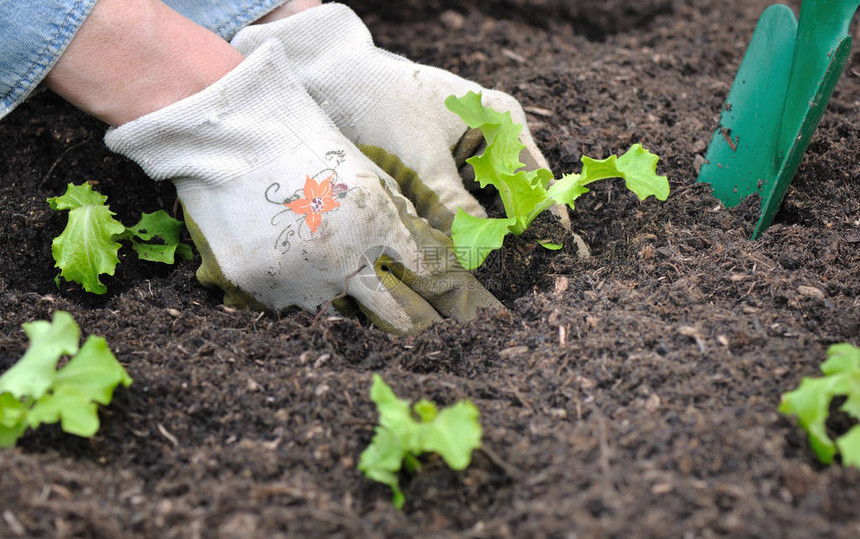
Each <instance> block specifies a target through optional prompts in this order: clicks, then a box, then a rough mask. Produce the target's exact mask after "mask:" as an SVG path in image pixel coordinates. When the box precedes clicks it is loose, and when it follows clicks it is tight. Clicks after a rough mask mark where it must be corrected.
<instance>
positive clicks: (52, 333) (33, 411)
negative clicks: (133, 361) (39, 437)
mask: <svg viewBox="0 0 860 539" xmlns="http://www.w3.org/2000/svg"><path fill="white" fill-rule="evenodd" d="M23 328H24V332H25V333H26V334H27V337H28V338H29V339H30V347H29V348H28V349H27V351H26V352H25V353H24V356H23V357H22V358H21V359H20V360H18V362H17V363H15V364H14V365H12V367H10V368H9V370H7V371H6V372H4V373H3V375H2V376H0V447H13V446H14V445H15V443H16V442H17V440H18V438H19V437H20V436H21V435H22V434H23V433H24V431H26V430H27V428H28V427H29V428H32V429H35V428H36V427H38V426H39V425H41V424H42V423H56V422H57V421H59V422H60V424H61V427H62V429H63V430H64V431H66V432H68V433H70V434H76V435H78V436H84V437H89V436H92V435H94V434H95V433H96V432H97V431H98V429H99V418H98V404H103V405H108V404H110V402H111V399H112V397H113V391H114V389H115V388H116V386H117V385H119V384H122V385H124V386H126V387H128V386H129V385H130V384H131V382H132V379H131V377H130V376H129V375H128V373H127V372H126V371H125V369H124V368H123V367H122V365H120V363H119V362H118V361H117V359H116V357H115V356H114V355H113V353H112V352H111V351H110V348H108V345H107V343H106V342H105V340H104V339H103V338H102V337H96V336H92V335H91V336H89V337H88V338H87V340H86V341H85V342H84V344H83V346H80V347H79V346H78V343H79V341H80V329H79V328H78V325H77V323H75V321H74V319H73V318H72V316H71V315H70V314H69V313H67V312H64V311H57V312H56V313H54V317H53V319H52V321H51V322H48V321H47V320H38V321H35V322H28V323H26V324H24V325H23ZM63 356H71V359H69V361H68V363H66V364H65V365H64V366H63V367H62V368H60V369H57V363H58V362H59V361H60V358H61V357H63Z"/></svg>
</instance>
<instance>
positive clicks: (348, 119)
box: [231, 4, 569, 232]
mask: <svg viewBox="0 0 860 539" xmlns="http://www.w3.org/2000/svg"><path fill="white" fill-rule="evenodd" d="M321 36H325V39H320V37H321ZM272 37H275V38H277V39H278V40H280V41H281V42H282V43H283V44H284V48H285V50H286V52H287V59H288V61H289V69H290V72H291V73H294V74H295V75H296V76H297V77H298V79H299V81H300V82H301V83H302V84H303V85H304V86H305V88H307V90H308V93H310V94H311V96H312V97H313V98H314V99H315V100H316V102H317V103H319V105H320V107H321V108H322V109H323V110H324V111H325V112H326V114H328V115H329V117H330V118H332V120H333V121H334V122H335V124H336V125H337V126H338V128H339V129H340V130H341V132H342V133H343V134H344V135H345V136H346V137H347V138H348V139H350V140H351V141H352V142H353V143H355V145H356V146H358V148H360V149H361V150H362V151H363V152H364V153H365V154H366V155H367V156H369V157H370V158H371V159H373V161H374V162H376V163H377V164H378V165H379V166H380V167H382V168H383V169H384V170H385V171H386V172H388V173H389V174H390V175H391V176H392V177H393V178H394V179H395V180H397V182H398V184H399V185H400V187H401V190H402V192H403V193H404V194H405V195H406V196H408V197H409V198H410V199H411V200H412V201H413V202H414V203H415V206H416V208H417V209H418V213H419V214H420V215H421V216H423V217H426V218H427V219H428V220H429V222H430V224H431V225H432V226H433V227H435V228H437V229H439V230H443V231H445V232H450V227H451V221H452V220H453V218H454V215H455V214H456V212H457V209H458V208H463V210H465V211H467V212H468V213H470V214H472V215H475V216H481V217H485V216H486V212H485V211H484V209H483V207H482V206H481V205H480V204H479V203H478V201H477V200H476V199H475V198H474V197H473V196H472V195H471V194H470V193H469V189H467V186H468V187H469V188H473V186H476V185H477V184H474V182H471V177H470V173H471V167H468V166H465V160H466V159H467V158H468V157H471V156H472V155H474V154H475V153H477V152H479V151H480V149H481V147H482V143H483V138H482V137H481V135H480V133H479V132H478V131H477V130H469V129H468V127H467V126H466V125H465V124H464V123H463V121H462V120H460V118H458V117H457V116H456V115H455V114H453V113H452V112H450V111H448V110H447V109H446V107H445V104H444V103H445V99H446V98H447V97H448V96H449V95H452V94H453V95H457V96H462V95H464V94H465V93H466V92H468V91H474V92H482V96H483V103H484V105H485V106H489V107H492V108H494V109H496V110H501V111H510V113H511V117H512V119H513V120H514V122H516V123H518V124H520V125H523V126H525V127H524V129H523V131H522V132H521V135H520V139H521V142H522V143H523V144H524V145H525V149H524V150H523V151H522V154H521V156H520V160H521V161H522V162H523V163H524V164H525V165H526V168H527V169H528V170H533V169H535V168H539V167H542V168H549V166H548V164H547V162H546V159H545V158H544V156H543V155H542V154H541V152H540V150H539V149H538V148H537V145H536V144H535V142H534V140H533V138H532V136H531V133H530V132H529V130H528V127H527V121H526V116H525V113H524V112H523V109H522V106H521V105H520V104H519V102H518V101H517V100H516V99H514V98H513V97H511V96H510V95H508V94H505V93H503V92H498V91H494V90H487V89H484V88H481V86H480V85H478V84H476V83H474V82H470V81H467V80H465V79H463V78H461V77H459V76H457V75H454V74H453V73H450V72H448V71H444V70H442V69H438V68H434V67H430V66H425V65H420V64H416V63H414V62H411V61H409V60H407V59H405V58H403V57H400V56H397V55H394V54H392V53H390V52H387V51H385V50H382V49H379V48H377V47H376V46H375V45H374V44H373V40H372V38H371V36H370V32H369V31H368V30H367V28H366V27H365V25H364V23H362V22H361V20H360V19H359V17H358V16H357V15H356V14H355V13H354V12H353V11H352V10H350V9H349V8H348V7H346V6H344V5H341V4H325V5H323V6H320V7H316V8H312V9H309V10H306V11H303V12H301V13H299V14H296V15H293V16H291V17H288V18H286V19H283V20H280V21H276V22H271V23H268V24H261V25H253V26H249V27H247V28H245V29H243V30H242V31H240V32H239V33H238V34H237V35H236V36H235V37H234V38H233V40H232V41H231V44H232V45H233V46H234V47H236V48H237V49H239V50H240V51H241V52H243V53H245V54H248V53H250V52H251V51H253V50H255V49H256V48H257V47H258V46H260V44H261V43H263V42H264V41H265V40H266V39H270V38H272ZM464 178H465V179H466V185H465V186H464ZM470 184H472V185H470ZM558 214H559V215H560V216H561V217H562V218H563V219H564V220H565V222H568V223H569V221H568V220H567V212H566V211H563V212H560V213H558Z"/></svg>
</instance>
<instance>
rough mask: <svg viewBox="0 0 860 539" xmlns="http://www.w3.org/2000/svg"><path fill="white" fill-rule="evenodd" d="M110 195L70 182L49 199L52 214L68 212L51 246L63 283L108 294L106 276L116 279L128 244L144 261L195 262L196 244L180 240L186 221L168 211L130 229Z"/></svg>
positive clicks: (149, 216)
mask: <svg viewBox="0 0 860 539" xmlns="http://www.w3.org/2000/svg"><path fill="white" fill-rule="evenodd" d="M106 201H107V197H106V196H104V195H102V194H100V193H98V192H96V191H93V190H92V186H90V185H89V184H83V185H74V184H71V183H70V184H68V186H67V187H66V193H65V194H64V195H62V196H58V197H53V198H49V199H48V204H49V205H50V206H51V209H52V210H68V211H69V221H68V223H67V224H66V228H65V229H64V230H63V232H62V234H60V235H59V236H57V237H56V238H54V241H53V242H52V243H51V253H52V254H53V255H54V261H55V262H56V264H55V267H57V268H60V274H59V275H58V276H57V279H56V281H57V283H58V284H59V279H60V277H62V278H63V279H65V280H67V281H71V282H75V283H78V284H80V285H82V286H83V287H84V290H86V291H87V292H92V293H94V294H104V293H105V292H106V291H107V287H105V285H104V284H103V283H102V282H101V280H100V279H99V276H100V275H102V274H107V275H113V274H114V270H115V269H116V265H117V264H119V257H118V256H117V253H118V251H119V248H120V247H121V245H120V244H119V243H118V242H119V241H128V242H130V243H131V246H132V248H133V249H134V250H135V251H136V252H137V255H138V257H139V258H140V259H142V260H149V261H152V262H164V263H165V264H173V262H174V255H175V254H178V255H179V256H180V257H181V258H183V259H185V260H189V259H191V246H189V245H187V244H184V243H180V242H179V234H180V231H181V229H182V221H178V220H176V219H174V218H172V217H170V216H169V215H168V214H167V213H166V212H164V211H163V210H158V211H157V212H154V213H144V214H143V216H142V217H141V219H140V221H139V222H138V223H137V224H135V225H134V226H131V227H126V226H125V225H123V224H122V223H120V222H119V221H117V220H116V219H114V218H113V216H114V215H115V214H114V213H113V212H112V211H110V207H109V206H107V205H106V204H105V202H106Z"/></svg>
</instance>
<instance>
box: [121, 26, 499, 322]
mask: <svg viewBox="0 0 860 539" xmlns="http://www.w3.org/2000/svg"><path fill="white" fill-rule="evenodd" d="M105 142H106V143H107V145H108V146H109V147H110V148H111V149H112V150H114V151H116V152H118V153H121V154H124V155H126V156H128V157H130V158H132V159H134V160H135V161H137V162H138V164H140V165H141V166H142V167H143V169H144V170H145V171H146V172H147V173H148V174H149V175H150V176H151V177H152V178H153V179H156V180H160V179H168V178H170V179H172V180H173V182H174V184H175V185H176V190H177V194H178V196H179V199H180V201H181V202H182V205H183V208H184V210H185V218H186V224H187V225H188V228H189V230H190V231H191V233H192V237H193V239H194V242H195V244H196V245H197V247H198V250H199V251H200V253H201V257H202V259H203V263H202V265H201V267H200V269H199V270H198V278H199V279H200V281H201V282H203V283H204V284H216V285H218V286H220V287H221V288H222V289H223V290H224V291H225V292H226V295H225V302H227V303H231V304H238V305H245V306H250V307H255V308H267V309H272V310H281V309H285V308H288V307H291V306H296V307H299V308H302V309H305V310H308V311H311V312H315V311H317V310H319V309H321V308H327V307H329V306H331V305H332V304H335V306H337V307H341V308H343V307H344V304H345V303H349V302H354V303H355V304H357V306H358V307H359V308H360V309H361V310H362V311H363V312H365V313H366V314H367V316H368V317H369V318H370V319H371V320H372V321H373V322H374V323H375V324H377V325H378V326H379V327H381V328H383V329H385V330H388V331H392V332H396V333H412V332H416V331H420V330H421V329H423V328H425V327H426V326H427V325H429V324H431V323H432V322H433V321H435V320H439V319H440V317H441V316H447V317H451V318H455V319H457V320H468V319H470V318H472V317H474V316H475V314H476V312H477V310H478V308H480V307H501V304H500V303H499V302H498V301H497V300H496V299H495V298H494V297H493V296H492V295H491V294H490V293H489V292H487V291H486V290H485V289H484V288H483V287H482V286H481V285H480V284H479V283H478V282H477V281H476V280H475V279H474V277H473V276H472V275H471V274H469V273H468V272H466V271H464V270H462V268H460V267H459V265H457V264H456V261H455V260H454V257H453V251H452V248H451V245H450V241H449V240H448V238H447V237H446V236H445V235H444V234H443V233H441V232H439V231H437V230H433V229H432V228H431V227H430V226H429V225H428V224H427V222H426V221H424V220H423V219H421V218H419V217H418V215H417V214H416V212H415V209H414V207H413V205H412V204H411V203H410V202H409V200H407V199H406V198H405V197H403V196H402V195H401V194H400V192H399V190H398V187H397V185H396V183H395V182H394V181H393V180H392V179H391V177H390V176H388V175H387V174H386V173H385V172H383V171H382V170H381V169H380V168H379V167H378V166H376V165H375V164H374V163H372V162H371V161H370V160H369V159H367V158H366V157H365V156H364V155H363V154H362V153H361V152H360V151H359V150H358V149H357V148H356V147H355V146H354V145H353V144H352V143H351V142H350V141H348V140H347V139H346V138H345V137H344V136H343V135H342V134H341V133H340V132H339V131H338V130H337V129H336V128H335V127H334V126H333V125H332V123H331V121H330V119H329V118H328V117H327V116H326V115H325V113H324V112H323V111H322V110H320V108H319V107H318V106H317V105H316V103H315V102H314V100H313V99H312V98H311V97H310V96H309V95H308V94H307V92H306V91H305V90H304V88H303V87H302V85H301V84H300V83H299V82H298V81H296V80H295V79H294V78H293V77H292V76H291V75H290V73H289V66H288V63H287V61H286V59H285V57H284V51H283V48H282V46H281V44H280V43H278V42H277V41H275V40H272V41H269V42H266V43H264V44H263V45H262V46H260V47H258V48H257V50H255V51H254V53H253V54H251V55H250V56H249V57H248V58H246V59H245V61H244V62H242V63H241V64H240V65H239V67H237V68H236V69H234V70H233V71H231V72H230V73H229V74H227V75H226V76H225V77H224V78H222V79H221V80H220V81H218V82H217V83H215V84H214V85H212V86H210V87H208V88H207V89H205V90H204V91H202V92H200V93H198V94H195V95H193V96H191V97H188V98H186V99H184V100H182V101H180V102H178V103H175V104H173V105H171V106H168V107H166V108H163V109H161V110H159V111H156V112H154V113H152V114H149V115H146V116H144V117H142V118H139V119H137V120H134V121H132V122H129V123H127V124H125V125H122V126H120V127H119V128H115V129H111V130H110V131H109V132H108V134H107V135H106V137H105Z"/></svg>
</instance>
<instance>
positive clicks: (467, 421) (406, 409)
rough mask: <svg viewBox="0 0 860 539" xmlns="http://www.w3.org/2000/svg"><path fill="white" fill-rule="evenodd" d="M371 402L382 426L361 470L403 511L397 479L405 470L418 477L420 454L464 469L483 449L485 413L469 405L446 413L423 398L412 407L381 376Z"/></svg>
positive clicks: (464, 403) (376, 377)
mask: <svg viewBox="0 0 860 539" xmlns="http://www.w3.org/2000/svg"><path fill="white" fill-rule="evenodd" d="M370 398H371V400H372V401H373V402H374V403H376V408H377V410H378V411H379V426H377V427H376V429H375V434H374V436H373V440H372V441H371V444H370V445H369V446H368V447H367V449H365V450H364V452H363V453H362V454H361V458H360V460H359V463H358V469H359V470H361V471H362V472H364V474H365V475H366V476H367V477H368V478H370V479H373V480H374V481H379V482H380V483H384V484H386V485H388V486H389V487H391V490H392V491H393V493H394V497H393V499H392V503H393V504H394V506H395V507H397V508H398V509H400V508H401V507H402V506H403V502H404V501H405V498H404V496H403V492H402V491H401V490H400V485H399V482H398V477H397V475H398V473H399V472H400V470H401V469H402V468H404V467H405V469H406V471H408V472H415V471H417V470H418V469H420V467H421V464H420V462H419V461H418V457H419V456H420V455H422V454H424V453H437V454H439V456H441V457H442V459H443V460H444V461H445V462H446V463H447V464H448V466H449V467H450V468H451V469H453V470H463V469H465V468H466V467H467V466H469V463H470V462H471V459H472V450H474V449H478V448H480V447H481V434H482V432H481V424H480V423H479V422H478V416H479V415H480V413H479V412H478V409H477V408H476V407H475V405H474V404H472V403H471V402H469V401H467V400H466V401H459V402H457V403H455V404H454V405H452V406H448V407H446V408H443V409H442V410H439V409H438V408H437V406H436V405H435V404H434V403H432V402H430V401H428V400H424V399H422V400H420V401H418V402H416V403H415V405H414V406H410V402H409V401H407V400H403V399H400V398H398V397H397V395H395V394H394V391H393V390H392V389H391V387H389V386H388V384H386V383H385V381H384V380H383V379H382V377H381V376H379V375H378V374H374V375H373V384H372V386H371V388H370Z"/></svg>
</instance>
